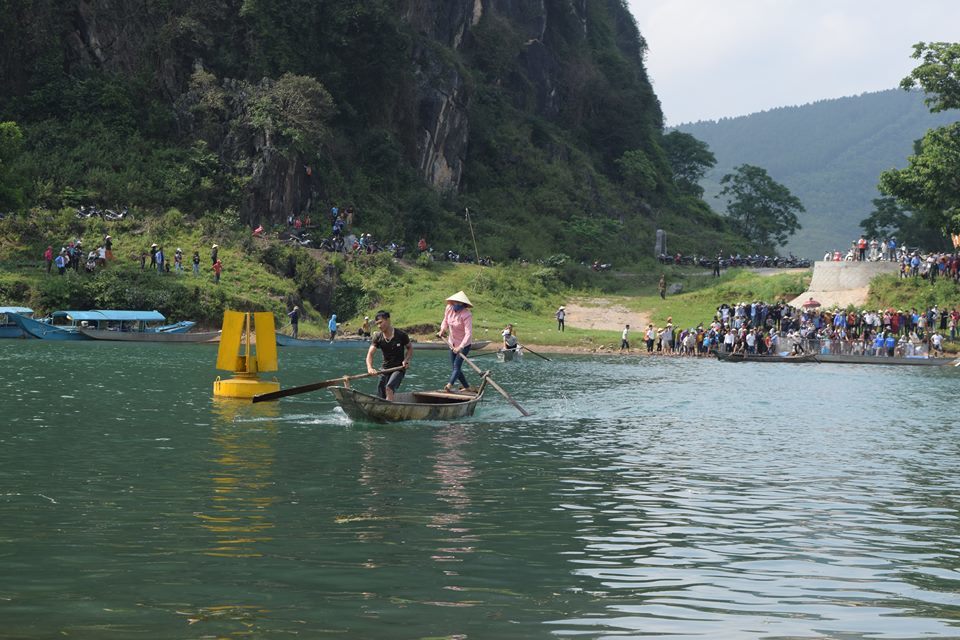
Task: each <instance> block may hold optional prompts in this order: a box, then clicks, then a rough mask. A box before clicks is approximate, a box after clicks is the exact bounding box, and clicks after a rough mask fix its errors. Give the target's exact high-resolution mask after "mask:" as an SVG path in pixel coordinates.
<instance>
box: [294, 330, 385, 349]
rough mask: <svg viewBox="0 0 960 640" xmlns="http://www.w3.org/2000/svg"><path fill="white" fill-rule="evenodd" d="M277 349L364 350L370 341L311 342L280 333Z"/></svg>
mask: <svg viewBox="0 0 960 640" xmlns="http://www.w3.org/2000/svg"><path fill="white" fill-rule="evenodd" d="M277 346H278V347H314V348H320V349H366V348H367V347H369V346H370V340H369V339H365V340H354V339H347V340H311V339H307V338H294V337H291V336H285V335H283V334H282V333H278V334H277Z"/></svg>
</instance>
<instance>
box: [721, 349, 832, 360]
mask: <svg viewBox="0 0 960 640" xmlns="http://www.w3.org/2000/svg"><path fill="white" fill-rule="evenodd" d="M716 355H717V360H720V361H721V362H792V363H800V362H817V355H816V354H815V353H805V354H802V355H796V356H794V355H780V354H773V355H759V354H756V353H743V352H738V353H727V352H724V351H717V352H716Z"/></svg>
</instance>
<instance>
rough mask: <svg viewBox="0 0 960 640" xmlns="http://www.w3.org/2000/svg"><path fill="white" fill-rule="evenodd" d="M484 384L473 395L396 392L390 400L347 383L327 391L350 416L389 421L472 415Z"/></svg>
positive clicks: (370, 420)
mask: <svg viewBox="0 0 960 640" xmlns="http://www.w3.org/2000/svg"><path fill="white" fill-rule="evenodd" d="M484 382H486V381H484ZM484 386H485V385H482V386H481V388H480V391H479V393H477V394H475V395H474V394H456V393H445V392H442V391H426V392H412V393H398V394H397V395H396V397H395V400H394V401H393V402H388V401H387V400H384V399H382V398H380V397H378V396H372V395H370V394H367V393H362V392H360V391H357V390H356V389H350V388H347V387H330V391H331V392H332V393H333V395H334V397H335V398H336V399H337V402H338V403H339V404H340V407H341V408H342V409H343V411H344V413H346V414H347V415H348V416H349V417H350V419H351V420H354V421H357V422H376V423H389V422H404V421H407V420H456V419H458V418H465V417H468V416H472V415H473V412H474V411H475V410H476V408H477V405H478V404H479V403H480V400H482V399H483V391H484V388H483V387H484Z"/></svg>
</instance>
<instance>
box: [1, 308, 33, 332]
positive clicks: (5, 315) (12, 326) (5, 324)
mask: <svg viewBox="0 0 960 640" xmlns="http://www.w3.org/2000/svg"><path fill="white" fill-rule="evenodd" d="M13 314H16V315H19V316H24V317H27V318H32V317H33V309H31V308H29V307H0V338H26V337H27V336H26V335H24V333H23V329H21V328H20V325H18V324H17V323H16V322H15V321H14V319H13V318H12V317H11V315H13Z"/></svg>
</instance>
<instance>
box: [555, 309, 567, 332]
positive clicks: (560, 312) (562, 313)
mask: <svg viewBox="0 0 960 640" xmlns="http://www.w3.org/2000/svg"><path fill="white" fill-rule="evenodd" d="M554 315H555V316H556V318H557V331H563V327H564V319H565V318H566V317H567V308H566V307H565V306H563V305H560V308H559V309H557V312H556V313H555V314H554Z"/></svg>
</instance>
